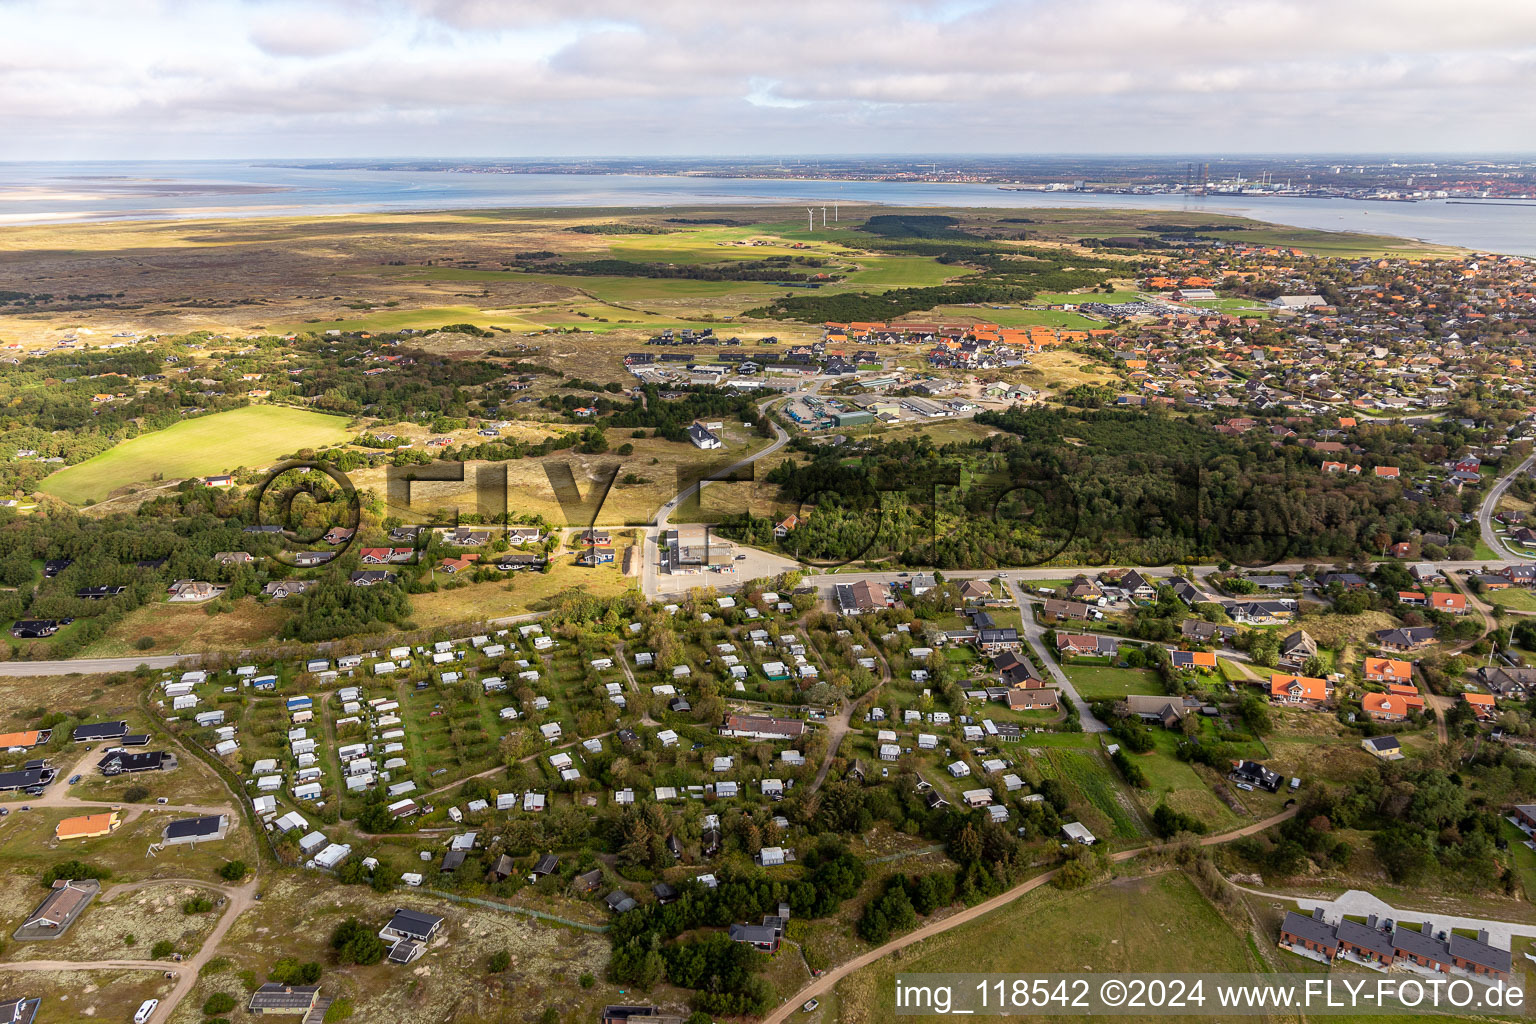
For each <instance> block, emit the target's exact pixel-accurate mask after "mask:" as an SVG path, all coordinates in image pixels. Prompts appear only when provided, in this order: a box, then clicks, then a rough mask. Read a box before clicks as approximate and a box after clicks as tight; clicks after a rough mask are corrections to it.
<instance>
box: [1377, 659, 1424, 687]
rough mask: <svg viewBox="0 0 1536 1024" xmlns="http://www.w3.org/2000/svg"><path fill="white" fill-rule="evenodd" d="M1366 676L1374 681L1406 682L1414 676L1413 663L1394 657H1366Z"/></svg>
mask: <svg viewBox="0 0 1536 1024" xmlns="http://www.w3.org/2000/svg"><path fill="white" fill-rule="evenodd" d="M1365 678H1366V679H1368V680H1370V681H1371V682H1373V683H1402V682H1406V681H1407V680H1409V679H1412V678H1413V665H1412V664H1411V663H1409V662H1406V661H1397V660H1395V659H1393V658H1366V659H1365ZM1415 692H1416V691H1415Z"/></svg>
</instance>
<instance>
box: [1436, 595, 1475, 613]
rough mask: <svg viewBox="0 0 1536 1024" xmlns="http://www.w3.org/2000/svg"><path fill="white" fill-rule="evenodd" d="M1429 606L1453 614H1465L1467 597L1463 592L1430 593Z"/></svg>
mask: <svg viewBox="0 0 1536 1024" xmlns="http://www.w3.org/2000/svg"><path fill="white" fill-rule="evenodd" d="M1429 606H1430V607H1431V608H1434V609H1437V610H1439V611H1442V612H1450V613H1451V614H1452V615H1465V614H1466V611H1467V599H1466V598H1465V597H1464V596H1462V595H1461V594H1430V595H1429Z"/></svg>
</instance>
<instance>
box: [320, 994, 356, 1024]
mask: <svg viewBox="0 0 1536 1024" xmlns="http://www.w3.org/2000/svg"><path fill="white" fill-rule="evenodd" d="M350 1016H352V1000H350V999H348V998H347V997H346V996H337V997H336V998H335V999H334V1000H332V1001H331V1008H330V1009H329V1010H326V1011H325V1024H335V1022H336V1021H338V1020H346V1019H347V1018H348V1017H350Z"/></svg>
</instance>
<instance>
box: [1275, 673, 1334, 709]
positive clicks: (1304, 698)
mask: <svg viewBox="0 0 1536 1024" xmlns="http://www.w3.org/2000/svg"><path fill="white" fill-rule="evenodd" d="M1328 695H1329V689H1328V680H1326V679H1317V678H1314V677H1312V676H1287V675H1280V674H1278V673H1277V674H1275V675H1273V676H1270V678H1269V699H1270V700H1274V701H1279V702H1281V703H1283V704H1321V703H1322V702H1323V701H1325V700H1327V699H1328Z"/></svg>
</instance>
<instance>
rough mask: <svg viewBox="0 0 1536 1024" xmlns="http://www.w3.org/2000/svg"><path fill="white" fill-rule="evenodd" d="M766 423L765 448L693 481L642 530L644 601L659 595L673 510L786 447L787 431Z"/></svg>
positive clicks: (763, 405)
mask: <svg viewBox="0 0 1536 1024" xmlns="http://www.w3.org/2000/svg"><path fill="white" fill-rule="evenodd" d="M786 397H787V396H786V395H774V396H773V397H772V398H769V399H767V400H765V401H763V402H759V403H758V406H757V411H758V414H759V415H766V414H767V412H768V407H769V406H770V405H772V404H773V403H774V402H778V401H782V400H783V399H785V398H786ZM768 422H769V424H770V425H771V426H772V427H773V432H774V439H773V442H772V443H771V444H769V445H768V447H766V448H764V449H762V450H761V451H758V452H754V453H753V454H751V455H748V456H747V457H746V458H744V459H738V460H737V461H735V462H733V463H731V464H730V465H729V466H727V467H725V469H723V470H719V471H716V472H713V473H711V474H710V477H711V478H710V479H706V480H697V481H695V482H693V483H691V484H689V485H688V486H687V487H684V488H683V489H682V490H681V491H679V492H677V494H675V495H674V496H673V497H672V498H671V500H669V501H668V502H667V503H666V504H664V505H662V506H661V508H659V509H657V510H656V518H655V519H654V520H653V521H652V524H651V525H650V526H648V527H646V528H645V543H644V545H643V547H642V548H641V552H640V553H641V556H642V558H643V559H644V563H645V564H644V565H643V566H642V567H641V569H640V593H641V594H642V595H644V597H645V599H646V600H647V601H652V600H655V599H656V596H657V595H658V594H659V593H660V591H661V586H660V582H659V577H660V573H661V542H662V538H663V537H665V535H666V532H667V527H668V526H669V525H670V521H671V519H672V513H673V512H675V511H676V510H677V507H678V506H679V505H681V504H682V503H683V502H685V501H687V500H688V499H689V498H690V497H692V496H694V495H696V494H699V493H700V492H702V491H703V490H704V488H705V487H707V486H709V485H710V484H712V483H714V482H715V481H716V480H720V479H730V478H731V477H732V476H733V475H734V474H735V473H736V471H737V470H739V469H741V468H743V467H745V466H750V465H752V463H754V462H756V461H757V460H759V459H762V458H766V457H767V456H769V455H772V454H773V453H774V452H776V451H778V450H779V449H780V448H783V447H784V446H785V445H786V444H788V443H789V431H787V430H785V429H784V428H783V427H781V426H779V424H778V421H776V420H769V421H768Z"/></svg>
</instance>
